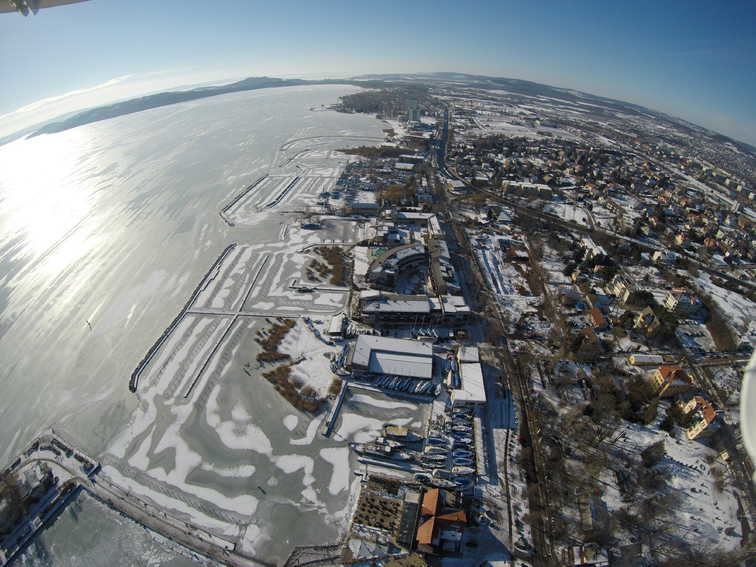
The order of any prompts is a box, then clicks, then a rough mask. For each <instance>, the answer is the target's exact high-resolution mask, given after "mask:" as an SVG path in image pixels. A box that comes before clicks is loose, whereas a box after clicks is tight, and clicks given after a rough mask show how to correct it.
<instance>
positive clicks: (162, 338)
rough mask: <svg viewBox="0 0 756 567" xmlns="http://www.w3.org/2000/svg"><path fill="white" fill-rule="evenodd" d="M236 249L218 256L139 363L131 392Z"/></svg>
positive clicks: (230, 248) (132, 375) (227, 248)
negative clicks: (212, 278) (227, 257)
mask: <svg viewBox="0 0 756 567" xmlns="http://www.w3.org/2000/svg"><path fill="white" fill-rule="evenodd" d="M234 248H236V242H234V243H232V244H229V245H228V246H226V248H225V249H224V250H223V252H221V255H220V256H218V259H217V260H215V262H214V263H213V265H212V266H211V267H210V269H209V270H208V271H207V272H206V273H205V276H204V277H203V278H202V280H201V281H200V283H199V284H197V287H195V288H194V291H193V292H192V295H191V296H189V299H187V301H186V303H185V304H184V308H183V309H182V310H181V311H179V314H178V315H176V317H175V318H174V319H173V321H171V324H170V325H168V328H167V329H166V330H165V331H163V334H162V335H160V338H159V339H158V340H157V341H155V343H154V344H153V345H152V346H151V347H150V349H149V350H148V351H147V354H145V355H144V358H143V359H142V360H140V361H139V364H137V366H136V368H135V369H134V371H133V372H132V373H131V378H130V379H129V390H131V391H132V392H136V390H137V386H138V385H139V377H140V376H141V375H142V372H144V369H145V368H147V365H148V364H149V363H150V361H151V360H152V358H153V357H154V356H155V354H157V352H158V350H160V347H161V346H162V344H163V343H164V342H165V341H167V340H168V337H170V336H171V333H172V332H173V331H174V330H175V329H176V327H178V324H179V323H180V322H181V320H182V319H183V318H184V316H185V315H186V314H187V313H188V312H189V310H190V308H191V306H192V305H193V304H194V302H195V301H196V300H197V297H199V294H200V293H201V292H202V290H203V289H204V288H205V285H206V284H207V282H208V281H209V280H210V279H211V278H210V276H211V275H212V274H213V273H214V272H216V271H217V270H218V269H219V268H220V265H221V264H222V263H223V260H225V259H226V256H228V255H229V254H230V253H231V251H232V250H233V249H234Z"/></svg>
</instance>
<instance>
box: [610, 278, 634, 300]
mask: <svg viewBox="0 0 756 567" xmlns="http://www.w3.org/2000/svg"><path fill="white" fill-rule="evenodd" d="M606 289H607V291H608V292H609V293H611V294H612V295H614V296H615V297H616V298H617V300H618V301H619V302H620V303H622V304H625V303H627V302H628V300H629V299H630V296H631V295H632V294H633V292H635V291H636V290H637V289H638V286H637V285H636V284H635V282H634V281H633V280H632V279H631V278H630V277H629V276H627V275H625V274H623V273H618V274H616V275H615V276H614V277H613V278H612V279H611V281H610V282H609V283H608V284H607V286H606Z"/></svg>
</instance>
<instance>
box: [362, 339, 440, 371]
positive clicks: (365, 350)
mask: <svg viewBox="0 0 756 567" xmlns="http://www.w3.org/2000/svg"><path fill="white" fill-rule="evenodd" d="M352 365H353V366H356V367H358V368H360V369H363V370H368V371H370V372H375V373H379V374H395V375H397V376H412V377H416V378H431V377H432V375H433V346H432V345H430V344H428V343H424V342H421V341H412V340H407V339H393V338H388V337H375V336H372V335H360V336H359V337H358V338H357V342H356V343H355V345H354V354H353V355H352Z"/></svg>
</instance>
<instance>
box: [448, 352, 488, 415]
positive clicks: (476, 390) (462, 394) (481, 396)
mask: <svg viewBox="0 0 756 567" xmlns="http://www.w3.org/2000/svg"><path fill="white" fill-rule="evenodd" d="M459 377H460V378H461V381H462V385H461V387H460V388H459V389H458V390H452V393H451V399H452V405H454V406H459V405H475V404H485V403H486V388H485V385H484V383H483V368H482V367H481V365H480V363H479V362H462V363H460V365H459Z"/></svg>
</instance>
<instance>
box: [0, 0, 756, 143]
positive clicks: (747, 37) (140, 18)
mask: <svg viewBox="0 0 756 567" xmlns="http://www.w3.org/2000/svg"><path fill="white" fill-rule="evenodd" d="M134 7H135V9H133V10H130V11H127V12H124V11H122V10H120V9H119V8H118V7H117V6H116V5H115V3H109V2H102V1H97V0H94V1H91V2H83V3H80V4H73V5H69V6H62V7H58V8H55V9H43V10H41V11H40V12H39V13H38V14H37V15H36V16H30V17H27V18H24V17H22V16H20V15H17V14H3V15H2V16H0V38H2V39H0V45H2V47H3V49H2V51H1V52H0V53H1V54H0V68H2V69H3V74H4V77H5V78H6V88H5V89H4V90H3V93H2V94H0V137H3V136H7V135H10V134H12V133H16V132H18V131H21V130H23V129H26V128H28V127H30V126H32V125H35V124H39V123H41V122H45V121H48V120H50V119H53V118H55V117H58V116H61V115H64V114H68V113H70V112H75V111H79V110H84V109H87V108H91V107H94V106H100V105H104V104H109V103H112V102H115V101H118V100H124V99H128V98H133V97H137V96H142V95H144V94H148V93H151V92H159V91H165V90H170V89H173V88H176V87H178V86H186V85H196V84H200V83H219V82H223V81H232V80H235V79H240V78H244V77H250V76H263V75H266V76H272V77H283V78H288V77H301V78H313V77H334V78H345V77H348V76H356V75H362V74H383V73H430V72H460V73H469V74H480V75H487V76H495V77H506V78H513V79H521V80H527V81H533V82H537V83H542V84H546V85H551V86H556V87H561V88H567V89H576V90H580V91H583V92H586V93H590V94H593V95H597V96H603V97H608V98H613V99H617V100H621V101H626V102H630V103H633V104H637V105H640V106H644V107H647V108H649V109H652V110H656V111H659V112H663V113H666V114H669V115H672V116H675V117H679V118H681V119H683V120H686V121H689V122H692V123H694V124H697V125H700V126H702V127H705V128H707V129H710V130H713V131H716V132H719V133H721V134H724V135H726V136H729V137H731V138H734V139H736V140H742V141H745V142H747V143H750V144H756V105H754V102H753V96H752V95H753V92H754V90H755V89H756V79H754V78H753V76H752V75H753V74H752V72H751V70H752V69H753V65H754V63H755V62H756V61H755V54H756V39H754V37H753V34H752V33H750V31H749V28H750V22H752V21H754V16H756V6H755V5H754V4H752V3H747V2H733V3H728V4H727V5H724V6H719V5H717V4H715V3H703V4H700V5H697V6H696V7H695V10H694V9H691V7H690V5H689V4H688V3H682V2H673V3H665V4H664V5H661V6H659V5H656V4H654V3H650V2H641V3H635V4H633V5H632V6H605V5H603V4H599V3H597V2H585V3H581V4H578V5H574V6H569V7H565V6H563V5H559V4H556V3H548V2H547V3H544V4H539V5H537V6H517V7H516V8H515V7H514V6H513V5H508V4H499V3H493V2H480V1H479V2H473V3H467V4H465V6H464V9H462V8H461V6H460V5H458V4H455V3H450V2H432V3H431V2H418V3H413V4H411V5H408V6H405V5H402V4H399V3H393V4H392V3H391V2H389V3H388V4H385V5H382V7H381V10H372V9H371V8H370V6H369V5H367V4H351V3H344V2H340V1H334V2H329V3H327V4H310V3H305V4H301V3H292V2H283V3H279V4H276V5H271V4H263V3H247V2H229V3H225V4H224V10H215V11H209V10H208V9H207V7H206V6H205V4H202V3H199V2H185V3H182V4H180V5H170V3H168V4H155V3H147V2H144V3H142V4H141V7H140V3H139V2H137V3H135V4H134ZM41 53H44V54H45V55H44V60H42V59H41V58H40V57H41V56H40V55H39V54H41Z"/></svg>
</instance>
